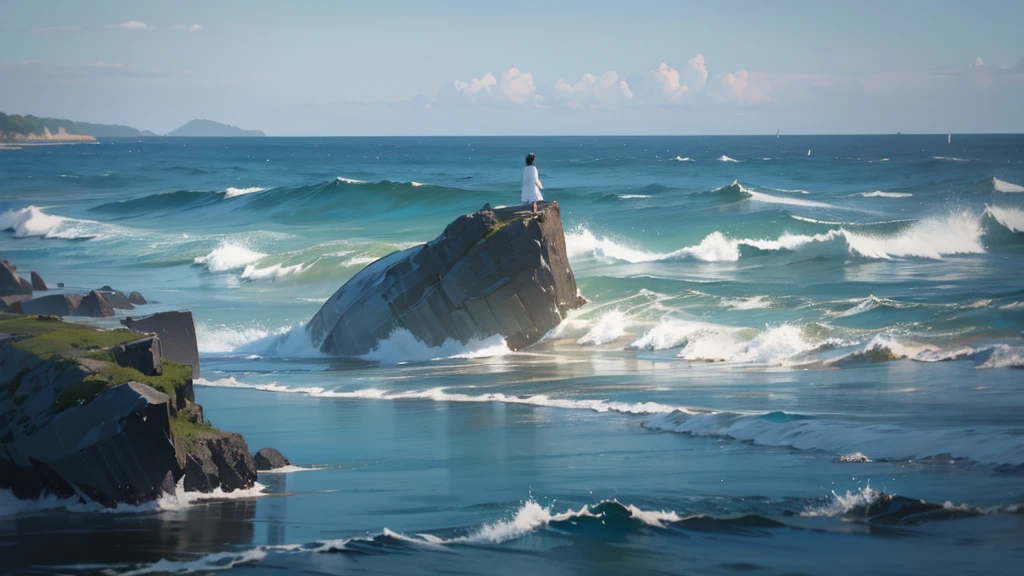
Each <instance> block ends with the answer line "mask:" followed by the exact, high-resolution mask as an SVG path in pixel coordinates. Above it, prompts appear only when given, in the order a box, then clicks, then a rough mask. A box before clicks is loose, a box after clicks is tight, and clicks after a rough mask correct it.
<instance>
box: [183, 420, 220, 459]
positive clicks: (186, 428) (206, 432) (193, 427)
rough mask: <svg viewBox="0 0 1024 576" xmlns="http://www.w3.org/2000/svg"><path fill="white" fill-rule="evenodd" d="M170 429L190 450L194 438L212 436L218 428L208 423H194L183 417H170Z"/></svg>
mask: <svg viewBox="0 0 1024 576" xmlns="http://www.w3.org/2000/svg"><path fill="white" fill-rule="evenodd" d="M171 431H172V432H174V437H175V438H180V439H181V442H182V443H183V444H184V445H185V449H186V450H188V451H189V452H191V451H192V450H193V449H194V448H195V446H196V439H198V438H201V437H204V436H214V435H216V434H217V433H218V432H220V431H219V430H217V429H216V428H214V427H213V426H210V425H208V424H196V423H195V422H189V421H188V420H185V419H184V418H171Z"/></svg>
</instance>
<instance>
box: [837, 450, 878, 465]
mask: <svg viewBox="0 0 1024 576" xmlns="http://www.w3.org/2000/svg"><path fill="white" fill-rule="evenodd" d="M836 460H837V461H839V462H843V463H860V464H866V463H869V462H871V458H868V457H867V456H865V455H863V454H861V453H860V452H851V453H849V454H843V455H842V456H840V457H839V458H837V459H836Z"/></svg>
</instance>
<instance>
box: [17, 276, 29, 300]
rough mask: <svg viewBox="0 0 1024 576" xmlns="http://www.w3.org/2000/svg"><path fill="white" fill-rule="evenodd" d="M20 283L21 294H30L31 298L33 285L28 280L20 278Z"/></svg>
mask: <svg viewBox="0 0 1024 576" xmlns="http://www.w3.org/2000/svg"><path fill="white" fill-rule="evenodd" d="M18 282H20V283H21V293H22V294H28V295H29V296H31V295H32V283H31V282H29V281H28V280H26V279H24V278H20V277H19V278H18Z"/></svg>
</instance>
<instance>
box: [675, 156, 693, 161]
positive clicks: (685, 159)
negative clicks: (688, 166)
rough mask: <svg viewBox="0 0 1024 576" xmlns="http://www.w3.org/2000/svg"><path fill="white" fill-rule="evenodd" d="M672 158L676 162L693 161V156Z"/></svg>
mask: <svg viewBox="0 0 1024 576" xmlns="http://www.w3.org/2000/svg"><path fill="white" fill-rule="evenodd" d="M673 160H675V161H676V162H693V158H690V157H689V156H686V157H683V156H676V157H675V158H673Z"/></svg>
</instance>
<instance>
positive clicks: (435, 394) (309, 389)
mask: <svg viewBox="0 0 1024 576" xmlns="http://www.w3.org/2000/svg"><path fill="white" fill-rule="evenodd" d="M196 384H197V385H199V386H211V387H219V388H244V389H250V390H259V391H262V392H281V393H289V394H301V395H304V396H311V397H314V398H340V399H350V400H429V401H433V402H457V403H476V404H479V403H483V404H491V403H494V404H520V405H529V406H537V407H541V408H559V409H563V410H586V411H591V412H618V413H621V414H669V413H675V412H680V413H687V414H696V413H699V412H700V409H697V408H691V407H687V406H671V405H667V404H660V403H658V402H619V401H615V400H608V399H573V398H552V397H550V396H548V395H546V394H536V395H533V396H513V395H509V394H503V393H500V392H492V393H484V394H464V393H457V392H449V391H448V389H447V388H443V387H440V388H429V389H425V390H406V391H398V390H386V389H382V388H362V389H359V390H353V391H342V390H329V389H326V388H323V387H319V386H306V387H293V386H282V385H280V384H278V383H277V382H269V383H264V384H255V383H248V382H240V381H239V380H237V379H236V378H234V377H229V378H222V379H218V380H207V379H203V378H199V379H197V380H196Z"/></svg>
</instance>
